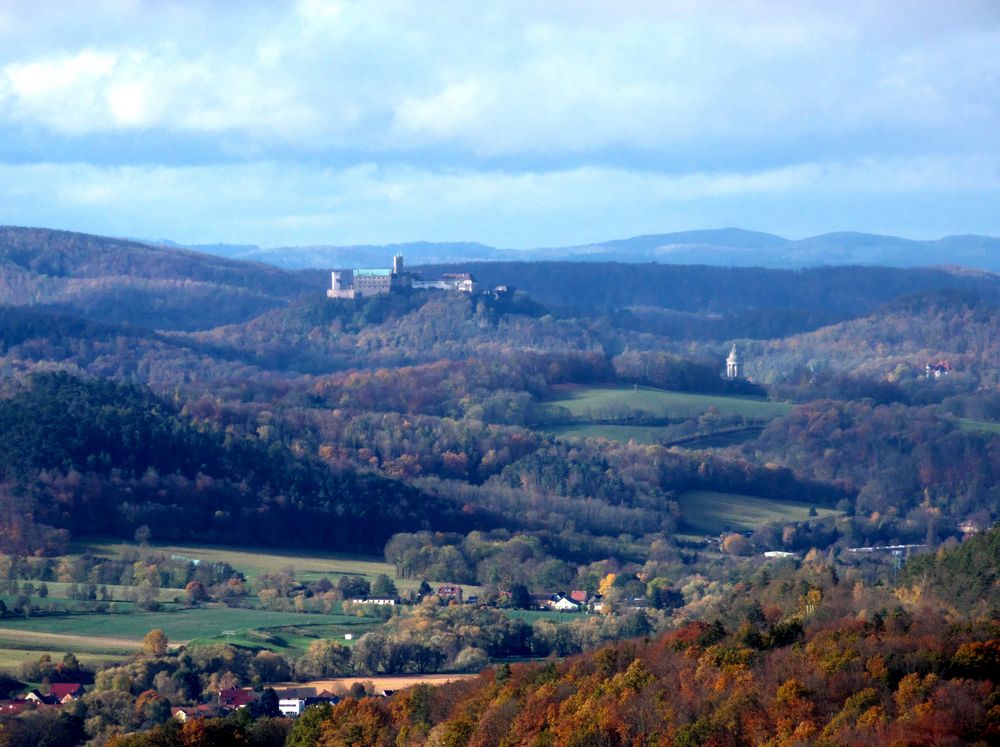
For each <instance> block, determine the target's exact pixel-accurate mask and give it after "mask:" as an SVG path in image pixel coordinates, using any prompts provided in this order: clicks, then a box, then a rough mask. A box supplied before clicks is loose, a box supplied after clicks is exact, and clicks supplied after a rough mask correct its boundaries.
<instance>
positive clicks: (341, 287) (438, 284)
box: [326, 254, 478, 298]
mask: <svg viewBox="0 0 1000 747" xmlns="http://www.w3.org/2000/svg"><path fill="white" fill-rule="evenodd" d="M406 288H413V289H415V290H445V291H455V292H458V293H468V294H470V295H471V294H473V293H475V292H476V291H477V290H478V286H477V284H476V279H475V278H474V277H472V275H471V274H470V273H468V272H459V273H445V274H444V275H441V276H440V277H438V278H434V279H433V280H424V279H423V278H421V277H420V276H419V275H418V274H416V273H412V272H409V271H407V270H405V269H404V268H403V256H402V255H401V254H397V255H396V256H395V257H393V258H392V267H391V268H389V267H385V268H381V267H380V268H362V269H350V270H334V271H333V272H332V273H330V289H329V290H328V291H327V292H326V295H327V297H328V298H369V297H371V296H384V295H387V294H389V293H393V292H395V291H400V290H403V289H406Z"/></svg>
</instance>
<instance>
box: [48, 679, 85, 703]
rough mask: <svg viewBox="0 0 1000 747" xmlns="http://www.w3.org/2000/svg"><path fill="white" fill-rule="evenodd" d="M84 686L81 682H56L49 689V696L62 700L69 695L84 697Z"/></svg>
mask: <svg viewBox="0 0 1000 747" xmlns="http://www.w3.org/2000/svg"><path fill="white" fill-rule="evenodd" d="M82 694H83V685H81V684H80V683H79V682H56V683H54V684H53V685H52V686H51V688H50V689H49V695H51V696H52V697H54V698H58V699H59V700H62V699H63V698H65V697H66V696H67V695H82Z"/></svg>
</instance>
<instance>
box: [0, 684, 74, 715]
mask: <svg viewBox="0 0 1000 747" xmlns="http://www.w3.org/2000/svg"><path fill="white" fill-rule="evenodd" d="M83 693H84V689H83V685H82V684H81V683H79V682H56V683H55V684H53V685H50V686H49V691H48V693H43V692H42V691H41V690H37V689H36V690H29V691H28V692H27V693H25V694H24V696H23V697H20V698H6V699H3V700H0V717H3V716H17V715H18V714H20V713H24V712H25V711H32V710H45V709H47V708H60V707H62V706H64V705H66V704H67V703H70V702H72V701H74V700H76V699H77V698H80V697H81V696H82V695H83Z"/></svg>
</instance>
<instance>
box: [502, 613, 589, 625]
mask: <svg viewBox="0 0 1000 747" xmlns="http://www.w3.org/2000/svg"><path fill="white" fill-rule="evenodd" d="M503 612H504V614H505V615H507V617H509V618H512V619H514V620H521V621H522V622H526V623H528V624H529V625H530V624H532V623H536V622H538V621H539V620H550V621H551V622H555V623H560V622H572V621H573V620H579V619H580V617H581V616H582V615H583V613H582V612H555V611H551V612H550V611H547V610H504V611H503Z"/></svg>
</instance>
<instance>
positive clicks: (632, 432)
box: [544, 424, 668, 444]
mask: <svg viewBox="0 0 1000 747" xmlns="http://www.w3.org/2000/svg"><path fill="white" fill-rule="evenodd" d="M544 432H545V433H549V434H551V435H553V436H555V437H556V438H604V439H607V440H608V441H620V442H622V443H628V442H629V441H635V442H636V443H640V444H657V443H660V442H661V441H663V440H664V437H665V434H666V433H667V432H668V428H666V427H663V426H655V425H600V424H593V425H555V426H550V427H548V428H545V429H544Z"/></svg>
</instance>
